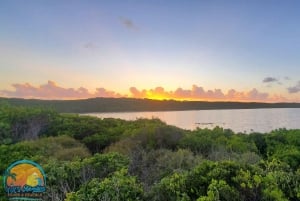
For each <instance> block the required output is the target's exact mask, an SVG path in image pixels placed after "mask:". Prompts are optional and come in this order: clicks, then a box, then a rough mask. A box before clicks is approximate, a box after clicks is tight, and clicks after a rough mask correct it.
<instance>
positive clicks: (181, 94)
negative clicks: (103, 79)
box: [0, 81, 299, 102]
mask: <svg viewBox="0 0 300 201" xmlns="http://www.w3.org/2000/svg"><path fill="white" fill-rule="evenodd" d="M12 86H13V87H14V90H11V91H10V90H0V96H4V97H17V98H38V99H84V98H93V97H113V98H120V97H131V98H149V99H151V98H153V99H157V98H159V99H176V100H202V101H244V102H252V101H255V102H291V100H288V99H287V98H285V97H283V96H281V95H270V94H269V93H265V92H260V91H258V90H257V89H255V88H254V89H252V90H250V91H246V92H244V91H236V90H235V89H230V90H229V91H228V92H223V91H222V90H221V89H214V90H205V89H204V88H203V87H200V86H197V85H193V86H192V87H191V89H183V88H177V89H176V90H175V91H167V90H165V89H164V88H163V87H161V86H159V87H156V88H153V89H141V90H139V89H137V88H136V87H131V88H130V89H129V93H128V95H124V94H120V93H118V92H115V91H110V90H107V89H105V88H103V87H99V88H96V90H95V91H94V92H90V91H89V90H88V89H86V88H84V87H80V88H78V89H74V88H64V87H61V86H59V85H58V84H56V83H55V82H53V81H48V82H47V83H46V84H43V85H40V86H33V85H32V84H30V83H24V84H13V85H12ZM298 101H299V100H298Z"/></svg>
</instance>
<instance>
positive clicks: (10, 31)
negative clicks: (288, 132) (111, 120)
mask: <svg viewBox="0 0 300 201" xmlns="http://www.w3.org/2000/svg"><path fill="white" fill-rule="evenodd" d="M299 10H300V1H296V0H288V1H282V0H263V1H261V0H257V1H256V0H251V1H248V0H226V1H225V0H220V1H215V0H212V1H206V0H195V1H193V0H189V1H182V0H165V1H162V0H150V1H148V0H147V1H146V0H120V1H115V0H81V1H76V0H44V1H42V0H41V1H39V0H1V1H0V96H2V97H21V98H41V99H77V98H90V97H135V98H155V99H179V100H210V101H215V100H216V101H263V102H281V101H285V102H300V12H299Z"/></svg>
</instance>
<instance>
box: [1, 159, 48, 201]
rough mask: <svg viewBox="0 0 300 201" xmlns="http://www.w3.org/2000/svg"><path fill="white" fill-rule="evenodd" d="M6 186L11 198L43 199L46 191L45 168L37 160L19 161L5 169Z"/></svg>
mask: <svg viewBox="0 0 300 201" xmlns="http://www.w3.org/2000/svg"><path fill="white" fill-rule="evenodd" d="M4 188H5V191H6V193H7V196H8V198H9V199H10V200H41V198H42V197H43V193H44V192H45V191H46V176H45V173H44V170H43V169H42V167H41V166H40V165H39V164H37V163H35V162H32V161H28V160H21V161H17V162H15V163H13V164H11V165H10V166H9V167H8V168H7V170H6V171H5V174H4Z"/></svg>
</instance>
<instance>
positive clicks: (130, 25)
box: [119, 17, 139, 31]
mask: <svg viewBox="0 0 300 201" xmlns="http://www.w3.org/2000/svg"><path fill="white" fill-rule="evenodd" d="M119 20H120V22H121V23H122V25H123V26H125V27H126V28H127V29H129V30H133V31H137V30H139V28H138V26H137V25H136V24H135V23H134V22H133V21H132V20H130V19H128V18H126V17H119Z"/></svg>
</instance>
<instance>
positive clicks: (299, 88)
mask: <svg viewBox="0 0 300 201" xmlns="http://www.w3.org/2000/svg"><path fill="white" fill-rule="evenodd" d="M287 90H288V92H289V93H291V94H293V93H298V92H300V81H298V83H297V84H296V85H295V86H292V87H288V88H287Z"/></svg>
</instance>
